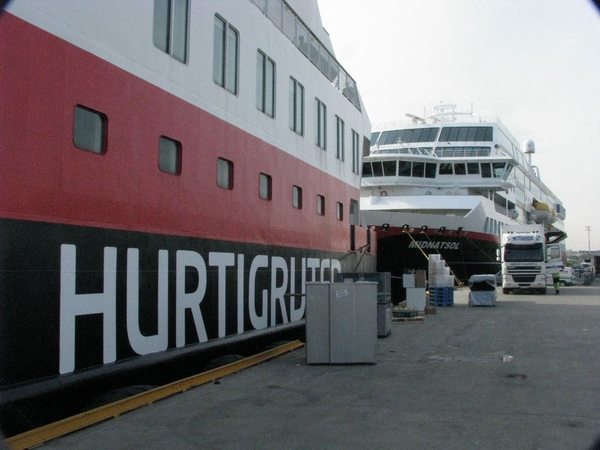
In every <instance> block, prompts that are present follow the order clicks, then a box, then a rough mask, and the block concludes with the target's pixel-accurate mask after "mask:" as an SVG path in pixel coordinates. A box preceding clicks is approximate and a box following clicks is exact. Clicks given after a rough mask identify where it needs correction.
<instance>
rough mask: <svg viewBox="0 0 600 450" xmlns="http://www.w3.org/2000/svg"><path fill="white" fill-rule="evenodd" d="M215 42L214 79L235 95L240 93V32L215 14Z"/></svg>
mask: <svg viewBox="0 0 600 450" xmlns="http://www.w3.org/2000/svg"><path fill="white" fill-rule="evenodd" d="M213 37H214V43H213V80H214V82H215V83H217V84H218V85H219V86H221V87H223V88H225V89H227V90H228V91H229V92H231V93H232V94H234V95H237V93H238V78H239V33H238V32H237V30H236V29H235V28H233V27H232V26H231V25H230V24H228V23H227V22H226V21H225V20H223V19H222V18H220V17H219V16H215V28H214V33H213Z"/></svg>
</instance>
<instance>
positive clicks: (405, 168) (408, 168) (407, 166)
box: [398, 161, 412, 177]
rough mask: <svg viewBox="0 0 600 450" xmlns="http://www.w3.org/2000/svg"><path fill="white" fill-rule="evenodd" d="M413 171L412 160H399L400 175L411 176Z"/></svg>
mask: <svg viewBox="0 0 600 450" xmlns="http://www.w3.org/2000/svg"><path fill="white" fill-rule="evenodd" d="M411 173H412V164H411V162H410V161H398V176H400V177H410V176H411Z"/></svg>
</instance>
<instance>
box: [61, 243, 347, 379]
mask: <svg viewBox="0 0 600 450" xmlns="http://www.w3.org/2000/svg"><path fill="white" fill-rule="evenodd" d="M207 256H208V258H205V256H202V255H201V254H200V253H197V252H194V251H188V250H177V251H176V252H175V270H174V272H175V274H174V276H175V296H174V297H175V308H174V310H175V345H176V347H183V346H185V345H186V344H189V343H191V342H186V320H185V316H186V314H190V313H191V316H192V317H193V323H194V327H195V332H196V335H197V342H206V341H208V339H209V337H208V335H207V332H206V323H205V317H204V316H203V315H202V310H201V308H200V305H201V304H202V302H206V301H216V302H217V311H218V314H217V316H216V318H213V319H211V320H216V321H217V324H216V326H217V329H218V337H219V338H222V337H225V336H226V335H231V334H235V333H237V334H241V333H244V332H246V331H250V330H248V329H245V325H244V324H245V318H246V315H245V314H246V311H247V314H248V317H249V319H250V324H251V325H252V329H255V330H259V329H263V328H267V327H268V326H273V325H275V324H276V318H277V312H278V311H279V313H280V316H281V318H282V321H283V322H282V323H288V322H294V321H298V320H300V319H302V317H303V316H304V311H305V308H306V303H305V297H304V296H301V295H299V294H304V293H305V283H306V282H307V281H333V280H334V277H335V272H338V273H339V272H341V264H340V262H339V260H337V259H319V258H298V259H299V260H298V261H296V258H294V257H289V258H288V259H285V258H283V257H280V256H267V255H256V256H254V257H253V258H252V260H251V261H246V257H245V256H246V255H244V254H236V253H227V252H209V253H208V255H207ZM76 259H77V248H76V246H75V245H70V244H63V245H61V250H60V265H61V267H60V268H61V270H60V357H59V371H60V373H62V374H64V373H70V372H73V371H74V370H75V354H76V345H77V339H76V332H75V324H76V319H77V318H78V317H81V316H87V315H102V320H103V330H102V333H103V336H102V342H103V358H102V359H103V363H104V364H108V363H112V362H115V361H116V359H117V323H118V322H122V320H121V321H118V320H117V311H118V310H119V309H118V308H117V277H123V276H124V277H126V302H127V307H126V312H125V314H126V315H127V318H126V319H127V320H126V324H127V325H126V327H127V338H128V341H129V344H130V346H131V348H132V349H133V351H134V352H136V353H137V354H139V355H146V354H149V353H156V352H161V351H164V350H166V349H167V347H168V343H169V320H168V315H169V285H170V283H169V276H170V275H169V274H172V273H173V270H172V268H170V267H169V251H167V250H159V251H158V255H157V260H158V270H157V278H158V289H157V291H158V294H157V299H156V315H157V319H158V320H157V323H158V330H157V333H156V334H154V335H144V334H142V332H141V330H140V321H139V310H140V295H139V285H140V282H139V274H140V268H139V264H140V263H139V261H140V251H139V249H137V248H128V249H127V270H126V271H123V270H117V248H116V247H104V266H103V280H104V282H103V292H95V293H77V292H76V284H77V283H76V282H77V277H78V276H82V274H80V273H78V271H77V264H76ZM298 266H299V267H298ZM207 268H208V269H207ZM296 270H300V280H301V282H300V286H299V289H298V291H300V292H296V288H297V286H296V284H297V278H298V277H297V276H296ZM190 271H195V272H196V275H197V279H198V282H197V284H195V285H194V287H193V289H190V287H189V286H188V287H187V288H186V272H187V273H189V272H190ZM209 273H210V274H211V276H209ZM215 273H216V276H215ZM259 273H261V274H262V275H263V276H262V280H263V281H262V283H260V286H259V285H258V284H259V283H258V282H257V280H258V274H259ZM265 273H266V274H267V275H268V277H267V278H270V282H267V283H266V284H267V286H265V281H264V279H265V278H264V275H265ZM228 277H235V282H234V283H233V285H234V286H235V288H236V291H237V299H236V301H235V302H234V304H235V307H234V308H231V302H230V303H229V307H230V309H236V310H235V311H228V310H227V307H228V303H227V302H226V298H227V295H228V293H227V287H228V286H231V285H232V280H227V278H228ZM326 278H328V279H326ZM227 281H229V283H227ZM209 283H216V287H217V293H218V294H217V298H216V299H213V298H210V299H208V298H206V292H207V287H208V286H209ZM171 284H172V283H171ZM213 290H214V289H213ZM286 295H289V296H290V298H291V301H288V302H287V303H286V302H285V301H284V296H286ZM171 298H172V297H171ZM296 299H298V301H296ZM172 310H173V308H171V311H172ZM171 313H172V312H171ZM231 315H234V316H236V317H237V324H236V325H237V327H236V328H237V329H235V330H227V329H226V323H227V320H226V318H227V317H230V316H231ZM230 326H231V325H230ZM213 328H214V325H213Z"/></svg>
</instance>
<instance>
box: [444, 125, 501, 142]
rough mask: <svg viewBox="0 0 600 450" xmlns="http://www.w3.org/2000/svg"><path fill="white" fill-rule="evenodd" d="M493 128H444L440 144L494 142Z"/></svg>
mask: <svg viewBox="0 0 600 450" xmlns="http://www.w3.org/2000/svg"><path fill="white" fill-rule="evenodd" d="M493 130H494V129H493V127H444V128H442V132H441V133H440V138H439V141H440V142H457V141H471V142H472V141H492V140H493V136H494V133H493Z"/></svg>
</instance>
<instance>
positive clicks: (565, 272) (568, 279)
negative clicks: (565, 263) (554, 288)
mask: <svg viewBox="0 0 600 450" xmlns="http://www.w3.org/2000/svg"><path fill="white" fill-rule="evenodd" d="M574 279H575V272H574V271H573V268H572V267H565V268H564V269H561V271H560V284H562V285H563V286H572V285H573V280H574Z"/></svg>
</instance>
